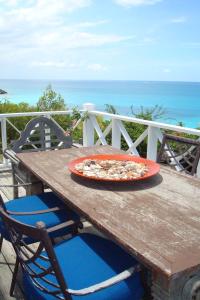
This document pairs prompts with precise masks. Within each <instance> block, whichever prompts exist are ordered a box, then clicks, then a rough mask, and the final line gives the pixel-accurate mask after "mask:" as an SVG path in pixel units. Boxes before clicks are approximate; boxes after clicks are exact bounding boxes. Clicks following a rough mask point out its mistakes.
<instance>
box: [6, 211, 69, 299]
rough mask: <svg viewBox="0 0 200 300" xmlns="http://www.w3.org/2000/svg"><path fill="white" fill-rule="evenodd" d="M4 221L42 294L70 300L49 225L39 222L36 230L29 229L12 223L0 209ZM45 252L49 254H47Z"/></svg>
mask: <svg viewBox="0 0 200 300" xmlns="http://www.w3.org/2000/svg"><path fill="white" fill-rule="evenodd" d="M0 217H1V218H2V220H3V222H4V224H5V227H6V229H7V231H8V233H9V236H10V241H11V242H12V245H13V247H14V249H15V252H16V256H17V259H18V261H19V262H20V264H21V266H22V269H23V272H25V273H26V275H27V276H29V278H30V280H31V281H32V284H33V285H34V286H35V287H36V288H38V289H39V290H40V291H42V292H44V293H47V294H49V295H52V296H54V297H55V298H57V299H62V300H63V299H66V300H70V299H71V297H70V295H69V293H68V292H67V285H66V283H65V280H64V277H63V274H62V271H61V269H60V266H59V263H58V260H57V257H56V255H55V252H54V249H53V246H52V243H51V239H50V238H49V236H48V233H47V230H46V228H45V224H44V223H43V222H38V223H37V224H36V227H32V226H28V225H26V224H23V223H20V222H18V221H16V220H15V219H12V218H11V217H10V216H9V215H8V214H7V213H6V212H5V210H4V208H3V207H2V206H0ZM27 238H29V239H30V238H31V240H34V241H37V248H36V247H34V248H33V247H31V245H28V244H27V243H26V240H27ZM43 251H45V252H43Z"/></svg>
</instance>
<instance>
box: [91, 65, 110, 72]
mask: <svg viewBox="0 0 200 300" xmlns="http://www.w3.org/2000/svg"><path fill="white" fill-rule="evenodd" d="M87 68H88V70H90V71H94V72H102V71H106V70H107V67H106V66H103V65H101V64H90V65H88V66H87Z"/></svg>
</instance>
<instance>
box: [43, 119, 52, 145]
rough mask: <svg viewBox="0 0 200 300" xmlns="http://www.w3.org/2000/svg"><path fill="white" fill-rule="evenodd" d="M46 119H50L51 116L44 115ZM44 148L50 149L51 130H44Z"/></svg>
mask: <svg viewBox="0 0 200 300" xmlns="http://www.w3.org/2000/svg"><path fill="white" fill-rule="evenodd" d="M45 117H46V118H48V119H50V118H51V116H50V115H49V114H47V115H45ZM44 140H45V147H46V148H51V130H50V128H47V129H45V137H44Z"/></svg>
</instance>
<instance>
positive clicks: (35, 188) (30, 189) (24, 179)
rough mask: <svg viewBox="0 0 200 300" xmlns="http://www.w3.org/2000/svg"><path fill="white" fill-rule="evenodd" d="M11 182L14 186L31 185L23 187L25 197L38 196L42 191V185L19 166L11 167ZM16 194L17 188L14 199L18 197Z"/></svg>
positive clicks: (17, 192)
mask: <svg viewBox="0 0 200 300" xmlns="http://www.w3.org/2000/svg"><path fill="white" fill-rule="evenodd" d="M13 182H14V184H17V183H19V184H26V183H32V185H27V186H24V189H25V191H26V195H27V196H28V195H36V194H40V193H42V192H43V191H44V187H43V183H42V182H41V181H39V180H38V178H37V177H36V176H35V175H34V174H32V173H31V172H30V171H29V170H28V169H26V168H25V167H24V166H23V165H21V164H19V165H18V166H13ZM18 194H19V191H18V187H15V189H14V196H15V197H14V198H16V197H18Z"/></svg>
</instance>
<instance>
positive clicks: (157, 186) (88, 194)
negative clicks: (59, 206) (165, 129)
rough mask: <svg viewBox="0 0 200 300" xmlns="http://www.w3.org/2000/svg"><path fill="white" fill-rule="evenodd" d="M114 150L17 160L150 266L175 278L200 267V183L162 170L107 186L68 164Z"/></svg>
mask: <svg viewBox="0 0 200 300" xmlns="http://www.w3.org/2000/svg"><path fill="white" fill-rule="evenodd" d="M96 153H120V150H117V149H113V148H111V147H109V146H99V147H90V148H78V149H75V148H70V149H66V150H58V151H47V152H34V153H21V154H18V155H17V157H18V158H19V160H20V161H21V162H22V163H23V164H24V165H25V166H26V167H27V168H28V169H29V170H31V171H32V172H33V173H34V174H35V175H36V176H37V177H38V178H40V179H41V180H42V181H43V182H45V183H46V184H47V185H49V186H50V187H51V188H52V190H53V191H55V192H56V193H57V194H58V195H59V196H61V197H62V199H63V201H65V203H67V204H68V205H69V206H70V207H72V208H73V209H75V210H76V211H78V212H79V213H81V214H82V215H83V216H85V217H86V218H87V219H88V220H89V221H91V223H93V224H94V225H95V226H96V227H98V228H99V229H100V230H102V231H103V232H104V233H106V234H107V235H108V236H110V237H111V238H113V239H114V240H115V241H117V242H118V243H119V244H120V245H121V246H123V247H124V248H125V249H127V250H128V251H130V252H131V253H132V254H134V255H135V256H137V257H138V259H140V260H141V261H143V262H145V263H146V264H147V265H148V266H149V267H150V268H152V269H153V270H155V271H161V272H163V275H164V274H165V275H166V276H169V277H170V276H172V275H174V274H176V273H178V272H181V271H185V270H187V269H189V268H192V267H194V266H198V265H199V264H200V181H199V180H197V179H194V178H192V177H189V176H184V175H182V174H179V173H177V172H175V171H173V170H171V169H169V168H168V167H162V166H161V170H160V173H159V174H158V175H156V176H155V177H153V178H151V179H148V180H145V181H140V182H129V183H123V184H119V183H115V184H114V183H102V182H95V181H91V180H83V179H79V178H77V177H75V176H73V175H71V174H70V172H69V170H68V168H67V163H68V162H69V161H71V160H72V159H74V158H76V157H81V156H85V155H89V154H96Z"/></svg>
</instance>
